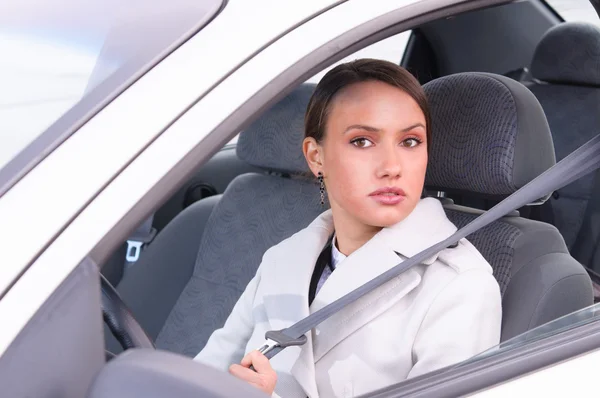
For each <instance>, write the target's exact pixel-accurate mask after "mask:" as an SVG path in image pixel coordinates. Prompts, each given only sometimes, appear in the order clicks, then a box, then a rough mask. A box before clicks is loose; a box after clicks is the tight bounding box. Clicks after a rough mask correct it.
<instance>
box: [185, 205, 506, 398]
mask: <svg viewBox="0 0 600 398" xmlns="http://www.w3.org/2000/svg"><path fill="white" fill-rule="evenodd" d="M456 229H457V228H456V227H455V226H454V224H452V223H451V222H450V221H449V220H448V219H447V218H446V215H445V213H444V210H443V208H442V206H441V204H440V203H439V201H438V200H436V199H433V198H428V199H422V200H421V201H420V202H419V204H418V205H417V207H416V208H415V210H414V211H413V212H412V213H411V214H410V215H409V216H408V217H407V218H406V219H404V220H403V221H401V222H399V223H398V224H396V225H394V226H391V227H388V228H384V229H382V230H381V231H380V232H379V233H377V234H376V235H375V236H374V237H373V238H372V239H371V240H369V241H368V242H367V243H365V244H364V245H363V246H362V247H361V248H359V249H358V250H356V251H355V252H354V253H352V254H351V255H350V256H348V257H347V258H346V259H345V260H344V261H343V262H341V263H340V264H338V268H337V269H336V270H335V272H333V273H332V274H331V276H330V277H329V279H327V281H326V282H325V284H324V285H323V287H322V288H321V290H320V291H319V292H318V294H317V295H316V297H315V299H314V301H313V303H312V305H311V306H310V308H309V306H308V291H309V283H310V279H311V276H312V273H313V269H314V266H315V262H316V260H317V257H318V256H319V254H320V252H321V250H322V249H323V247H324V246H325V244H326V242H327V239H328V238H329V237H330V236H331V234H332V233H333V220H332V215H331V211H326V212H324V213H323V214H321V215H320V216H319V217H317V218H316V219H315V220H314V221H313V222H312V223H311V224H310V225H309V226H308V227H307V228H305V229H303V230H301V231H300V232H298V233H296V234H295V235H293V236H291V237H290V238H288V239H286V240H284V241H282V242H281V243H279V244H278V245H276V246H274V247H272V248H270V249H269V250H268V251H267V252H266V253H265V255H264V257H263V261H262V263H261V264H260V267H259V269H258V271H257V273H256V276H255V277H254V279H253V280H252V281H251V282H250V283H249V284H248V286H247V288H246V290H245V291H244V293H243V294H242V296H241V297H240V299H239V301H238V302H237V303H236V305H235V307H234V308H233V311H232V312H231V314H230V316H229V318H228V319H227V321H226V323H225V325H224V326H223V328H221V329H219V330H216V331H215V332H214V333H213V334H212V336H211V337H210V339H209V340H208V342H207V344H206V346H205V348H204V349H203V350H202V351H201V352H200V353H199V354H198V356H197V357H196V360H198V361H201V362H204V363H206V364H209V365H212V366H215V367H217V368H220V369H222V370H224V371H227V369H228V367H229V365H230V364H232V363H239V361H240V360H241V358H242V357H243V356H244V355H245V354H246V353H248V352H249V351H251V350H253V349H256V348H258V347H260V346H262V345H263V344H264V341H265V339H264V336H265V332H267V331H268V330H280V329H283V328H286V327H288V326H290V325H292V324H294V323H295V322H297V321H298V320H300V319H302V318H304V317H306V316H307V315H308V314H310V313H311V312H314V311H316V310H318V309H320V308H322V307H323V306H325V305H326V304H328V303H331V302H332V301H333V300H335V299H337V298H339V297H341V296H342V295H344V294H346V293H348V292H350V291H351V290H353V289H355V288H356V287H358V286H360V285H362V284H364V283H365V282H367V281H369V280H371V279H373V278H374V277H376V276H378V275H380V274H381V273H383V272H385V271H387V270H388V269H390V268H392V267H393V266H395V265H396V264H398V263H399V262H400V261H402V260H403V259H406V258H407V257H411V256H413V255H415V254H417V253H419V252H420V251H422V250H423V249H425V248H427V247H429V246H431V245H432V244H434V243H437V242H439V241H441V240H443V239H444V238H447V237H448V236H450V235H451V234H453V233H454V232H455V231H456ZM501 315H502V309H501V297H500V289H499V286H498V283H497V282H496V280H495V279H494V277H493V275H492V268H491V267H490V265H489V264H488V263H487V262H486V260H485V259H484V258H483V257H482V255H481V254H480V253H479V252H478V251H477V250H476V249H475V247H474V246H473V245H472V244H471V243H470V242H468V241H467V240H465V239H463V240H461V241H460V242H459V244H458V246H457V247H456V248H449V249H446V250H443V251H442V252H440V253H439V254H438V255H436V256H433V257H431V258H429V259H428V260H427V261H425V262H423V263H422V264H419V265H417V266H415V267H413V268H411V269H410V270H408V271H406V272H405V273H404V274H402V275H401V276H399V277H397V278H395V279H393V280H391V281H389V282H388V283H386V284H384V285H383V286H381V287H380V288H378V289H376V290H375V291H373V292H371V293H369V294H368V295H366V296H364V297H363V298H361V299H360V300H358V301H356V302H355V303H353V304H351V305H349V306H348V307H346V308H344V309H343V310H341V311H340V312H338V313H336V314H335V315H334V316H332V317H331V318H329V319H327V320H326V321H324V322H323V323H321V324H320V325H319V326H317V327H316V328H315V329H313V331H312V332H311V333H308V336H307V337H308V341H307V343H306V344H305V345H303V346H302V347H290V348H287V349H285V350H284V351H282V352H281V353H280V354H278V355H277V356H275V357H274V358H273V359H272V360H271V365H272V366H273V368H274V369H275V370H276V371H277V374H278V381H277V386H276V387H275V394H274V396H277V395H279V396H281V397H283V398H288V397H307V396H308V397H310V398H315V397H353V396H357V395H361V394H365V393H367V392H370V391H373V390H376V389H380V388H383V387H386V386H389V385H392V384H395V383H398V382H401V381H403V380H405V379H407V378H409V377H414V376H417V375H421V374H424V373H427V372H430V371H433V370H435V369H439V368H442V367H445V366H448V365H451V364H455V363H458V362H460V361H463V360H466V359H468V358H470V357H471V356H473V355H476V354H478V353H480V352H482V351H484V350H486V349H488V348H490V347H492V346H494V345H496V344H498V343H499V340H500V326H501Z"/></svg>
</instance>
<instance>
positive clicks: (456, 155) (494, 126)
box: [424, 73, 555, 196]
mask: <svg viewBox="0 0 600 398" xmlns="http://www.w3.org/2000/svg"><path fill="white" fill-rule="evenodd" d="M424 88H425V92H426V93H427V96H428V98H429V102H430V106H431V113H432V142H431V145H430V161H429V167H428V170H427V177H426V182H425V184H426V186H427V187H428V188H429V189H432V190H442V191H459V192H468V193H479V194H487V195H498V196H503V195H509V194H511V193H513V192H515V191H516V190H517V189H519V188H520V187H522V186H523V185H525V184H526V183H528V182H529V181H531V180H532V179H533V178H535V177H537V176H538V175H539V174H541V173H542V172H544V171H545V170H547V169H548V168H550V167H551V166H553V165H554V163H555V158H554V149H553V145H552V137H551V134H550V129H549V127H548V123H547V121H546V117H545V115H544V111H543V110H542V107H541V106H540V104H539V102H538V101H537V99H536V98H535V96H534V95H533V94H532V93H531V92H530V91H529V90H528V89H527V88H526V87H525V86H523V85H522V84H520V83H518V82H515V81H514V80H512V79H510V78H507V77H504V76H499V75H493V74H487V73H460V74H455V75H450V76H446V77H442V78H440V79H436V80H434V81H432V82H429V83H427V84H426V85H425V86H424Z"/></svg>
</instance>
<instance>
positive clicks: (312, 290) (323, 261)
mask: <svg viewBox="0 0 600 398" xmlns="http://www.w3.org/2000/svg"><path fill="white" fill-rule="evenodd" d="M332 241H333V235H331V236H330V237H329V239H328V240H327V243H326V244H325V247H324V248H323V250H322V251H321V254H319V257H318V258H317V263H316V264H315V269H314V271H313V274H312V277H311V279H310V286H309V288H308V305H309V306H310V305H311V304H312V302H313V300H314V299H315V296H316V294H317V286H318V284H319V279H321V275H323V271H324V270H325V267H331V244H332ZM332 271H333V270H332Z"/></svg>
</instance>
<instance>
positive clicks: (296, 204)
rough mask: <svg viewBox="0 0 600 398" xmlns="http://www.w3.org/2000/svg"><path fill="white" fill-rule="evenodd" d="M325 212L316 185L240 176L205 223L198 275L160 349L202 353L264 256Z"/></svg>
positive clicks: (177, 306)
mask: <svg viewBox="0 0 600 398" xmlns="http://www.w3.org/2000/svg"><path fill="white" fill-rule="evenodd" d="M322 211H323V208H322V207H321V204H320V197H319V189H318V186H317V185H316V183H315V182H312V181H311V182H308V181H304V180H292V179H289V178H282V177H277V176H271V175H260V174H244V175H242V176H239V177H237V178H236V179H235V180H234V181H233V182H232V183H231V184H230V186H229V187H228V188H227V190H226V191H225V193H224V194H223V198H222V199H221V201H220V202H219V203H218V205H217V206H216V207H215V209H214V210H213V213H212V214H211V216H210V218H209V220H208V222H207V224H206V233H205V234H204V236H203V237H202V241H201V243H200V245H199V250H198V257H197V259H196V265H195V268H194V272H193V275H192V277H191V279H190V280H189V282H188V283H187V285H186V286H185V289H183V293H181V296H180V297H179V299H178V300H177V303H176V304H175V307H174V308H173V310H172V312H171V314H170V315H169V317H168V319H167V322H166V324H165V326H164V328H163V329H162V331H161V332H160V334H159V335H158V338H157V340H156V346H157V347H158V348H163V349H166V350H169V351H173V352H177V353H180V354H184V355H188V356H195V355H196V354H198V352H199V351H200V350H201V349H202V348H203V347H204V344H205V343H206V341H207V340H208V337H209V336H210V334H211V333H212V332H213V331H214V330H215V329H216V328H218V327H221V326H222V325H223V324H224V323H225V320H226V318H227V316H228V315H229V313H230V312H231V310H232V308H233V305H234V304H235V302H236V301H237V299H238V298H239V296H240V295H241V294H242V292H243V290H244V289H245V287H246V285H247V284H248V282H250V279H251V278H252V277H253V276H254V274H255V273H256V270H257V268H258V266H259V264H260V262H261V259H262V256H263V254H264V252H265V251H266V250H267V249H268V248H269V247H271V246H273V245H275V244H277V243H279V242H280V241H282V240H283V239H286V238H288V237H289V236H291V235H292V234H293V233H295V232H297V231H299V230H300V229H302V228H304V227H306V226H307V225H308V224H309V223H310V222H311V221H312V220H313V219H314V218H315V217H317V215H318V214H320V213H321V212H322ZM196 247H198V246H196Z"/></svg>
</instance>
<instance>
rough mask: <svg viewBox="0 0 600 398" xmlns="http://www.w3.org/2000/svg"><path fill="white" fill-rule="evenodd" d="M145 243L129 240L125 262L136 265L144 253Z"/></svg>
mask: <svg viewBox="0 0 600 398" xmlns="http://www.w3.org/2000/svg"><path fill="white" fill-rule="evenodd" d="M143 245H144V242H142V241H139V240H128V241H127V253H125V260H126V261H127V262H128V263H135V262H136V261H137V260H139V259H140V254H141V253H142V246H143Z"/></svg>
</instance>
